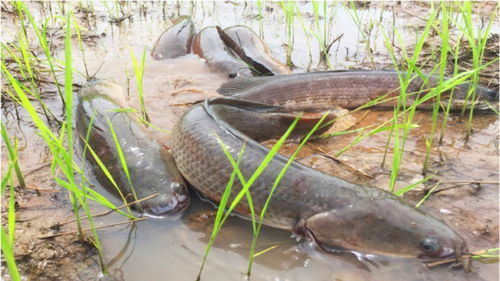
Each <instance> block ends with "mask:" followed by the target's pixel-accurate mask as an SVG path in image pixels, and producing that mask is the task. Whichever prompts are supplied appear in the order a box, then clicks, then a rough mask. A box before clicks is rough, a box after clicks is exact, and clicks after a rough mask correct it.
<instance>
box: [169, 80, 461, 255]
mask: <svg viewBox="0 0 500 281" xmlns="http://www.w3.org/2000/svg"><path fill="white" fill-rule="evenodd" d="M292 89H293V88H292ZM229 107H233V108H231V109H228V108H229ZM269 112H271V113H272V114H276V112H275V109H274V108H270V111H269ZM269 112H266V110H262V108H259V109H258V110H256V111H254V112H252V107H251V106H247V107H246V108H245V107H244V106H242V105H241V103H239V101H235V105H234V106H233V105H231V101H230V100H228V99H222V100H221V99H217V98H216V99H208V100H206V101H205V102H204V103H201V104H198V105H195V106H193V107H192V108H191V109H190V110H188V111H187V112H185V113H184V115H183V116H182V117H181V119H180V120H179V122H177V124H176V126H175V128H174V130H173V131H172V139H171V143H170V145H171V148H172V155H173V157H174V160H175V163H176V165H177V167H178V169H179V171H180V172H181V174H182V175H183V176H184V178H185V179H186V180H187V181H188V182H189V183H190V184H191V185H192V186H193V187H194V188H196V189H197V190H198V191H199V192H200V193H201V194H203V195H204V196H206V197H207V198H208V199H210V200H212V201H214V202H219V201H220V200H221V198H222V194H223V192H224V188H225V186H226V185H227V183H228V181H229V178H230V176H231V173H232V170H233V168H232V166H231V164H230V162H229V160H228V158H227V156H226V154H225V152H224V151H223V149H222V148H221V143H223V144H224V145H225V146H226V147H227V149H228V151H229V152H230V154H231V156H232V157H233V158H234V159H241V160H240V161H241V162H240V164H239V169H240V171H241V172H242V174H243V176H244V177H245V178H246V179H249V178H250V177H251V175H252V174H253V173H254V171H256V170H257V167H258V166H259V165H260V163H261V162H262V161H263V160H264V158H265V156H266V155H267V154H268V152H269V149H267V148H265V147H264V146H262V145H261V144H260V143H258V142H257V141H256V140H255V138H258V139H263V138H264V136H265V135H264V134H263V132H266V131H268V132H272V131H273V130H274V129H276V130H279V131H281V132H283V131H284V130H286V128H288V127H286V128H285V127H282V126H287V124H286V122H285V123H282V126H280V125H276V124H273V125H272V126H269V128H268V127H266V126H265V124H264V123H263V122H262V123H259V125H260V126H254V127H253V129H252V127H249V126H248V124H251V123H252V122H253V119H255V118H256V117H255V116H258V118H257V119H263V120H265V119H266V118H268V117H269V116H266V115H267V114H269ZM235 116H238V117H237V118H236V117H235ZM242 131H244V132H245V133H244V134H243V133H242ZM270 137H272V135H270ZM187 144H189V145H187ZM243 146H245V148H244V149H242V148H243ZM240 153H243V155H240ZM287 162H288V158H286V157H284V156H282V155H275V156H274V158H273V159H272V161H270V162H269V164H268V166H267V167H266V168H265V169H264V170H263V172H262V174H260V176H259V177H258V178H257V179H256V180H255V182H254V183H253V185H252V187H251V188H250V192H251V196H252V201H253V205H254V210H255V212H256V213H257V214H259V213H260V212H261V211H262V209H263V207H264V204H265V202H266V200H267V197H268V196H269V194H270V192H271V188H272V186H273V183H274V181H275V180H276V178H277V176H278V174H279V173H280V171H281V170H282V169H283V168H284V167H285V165H286V164H287ZM241 188H242V185H241V183H240V182H239V181H235V182H234V184H233V187H232V191H231V195H230V199H229V200H230V201H229V202H231V200H233V199H234V198H235V196H236V194H237V193H238V192H239V191H240V190H241ZM235 211H236V212H237V213H238V214H239V215H241V216H243V217H246V218H249V217H250V216H251V213H250V208H249V205H248V202H247V201H246V198H244V197H243V198H242V199H241V201H240V203H239V204H238V205H237V206H236V208H235ZM263 223H264V224H266V225H268V226H271V227H275V228H280V229H286V230H289V231H291V232H293V233H295V234H298V235H301V236H304V237H308V238H309V239H311V240H312V241H314V242H315V243H316V244H317V245H318V247H319V248H321V249H329V248H341V249H348V250H351V251H359V252H362V253H370V254H380V255H389V256H391V255H392V256H399V257H413V258H415V257H418V258H423V259H444V258H449V257H456V258H457V259H459V257H461V254H462V253H464V252H466V251H467V245H466V242H465V240H464V239H463V238H462V237H460V236H459V235H458V234H457V233H456V232H455V231H454V230H453V229H452V228H451V227H449V226H448V225H447V224H446V223H444V222H442V221H440V220H438V219H436V218H434V217H433V216H431V215H429V214H427V213H425V212H423V211H421V210H420V209H415V208H414V207H412V206H411V205H410V204H409V203H407V202H405V201H403V200H402V199H400V198H399V197H397V196H395V195H394V194H392V193H389V192H387V191H384V190H382V189H378V188H374V187H369V186H362V185H358V184H354V183H350V182H348V181H345V180H343V179H340V178H337V177H335V176H331V175H327V174H324V173H321V172H319V171H317V170H314V169H312V168H311V167H308V166H304V165H302V164H300V163H298V162H295V161H293V162H292V163H291V164H290V166H289V167H288V169H287V170H286V172H285V174H284V176H283V177H282V178H281V181H280V183H279V185H278V186H277V188H276V190H275V191H274V194H273V197H272V200H271V201H270V203H269V205H268V208H267V213H266V216H265V217H264V220H263Z"/></svg>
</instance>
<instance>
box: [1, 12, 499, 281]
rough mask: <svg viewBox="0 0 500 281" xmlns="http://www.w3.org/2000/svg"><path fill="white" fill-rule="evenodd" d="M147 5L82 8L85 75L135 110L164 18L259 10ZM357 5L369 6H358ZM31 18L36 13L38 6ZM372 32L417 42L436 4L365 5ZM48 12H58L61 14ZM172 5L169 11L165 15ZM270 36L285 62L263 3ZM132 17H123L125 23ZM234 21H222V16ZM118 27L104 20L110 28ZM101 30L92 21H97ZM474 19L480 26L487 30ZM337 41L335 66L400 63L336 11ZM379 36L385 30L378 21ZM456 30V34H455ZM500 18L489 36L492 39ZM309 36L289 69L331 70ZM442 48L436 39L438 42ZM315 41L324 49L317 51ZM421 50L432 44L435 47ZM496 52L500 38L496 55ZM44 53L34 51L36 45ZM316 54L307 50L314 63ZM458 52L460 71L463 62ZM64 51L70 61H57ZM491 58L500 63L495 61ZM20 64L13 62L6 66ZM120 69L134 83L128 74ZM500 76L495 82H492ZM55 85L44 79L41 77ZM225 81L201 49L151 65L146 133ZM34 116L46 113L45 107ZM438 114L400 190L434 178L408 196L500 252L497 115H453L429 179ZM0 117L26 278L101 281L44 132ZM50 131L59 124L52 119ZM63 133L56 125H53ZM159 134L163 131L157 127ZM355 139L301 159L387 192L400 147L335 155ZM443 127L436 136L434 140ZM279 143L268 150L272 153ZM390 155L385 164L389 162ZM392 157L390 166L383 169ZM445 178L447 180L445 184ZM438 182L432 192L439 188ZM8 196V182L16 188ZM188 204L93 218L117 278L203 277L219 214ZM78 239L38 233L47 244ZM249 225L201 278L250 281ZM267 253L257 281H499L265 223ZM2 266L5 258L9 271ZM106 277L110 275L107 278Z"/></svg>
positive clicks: (343, 123)
mask: <svg viewBox="0 0 500 281" xmlns="http://www.w3.org/2000/svg"><path fill="white" fill-rule="evenodd" d="M148 5H150V6H147V7H148V8H147V9H146V10H145V11H144V9H143V10H141V9H140V6H139V5H136V6H134V5H132V4H129V5H128V6H124V8H123V9H124V11H125V13H124V14H123V15H122V14H120V13H119V11H118V10H117V11H114V10H113V11H114V12H111V13H109V11H108V10H107V9H106V8H105V7H103V6H100V5H97V4H96V6H95V9H96V10H95V14H96V15H95V16H92V15H91V14H89V12H88V11H85V10H77V8H75V11H77V12H76V13H75V15H76V17H77V18H78V20H79V21H81V22H82V25H86V26H88V30H85V31H84V34H85V35H86V36H87V37H86V38H88V39H87V40H85V43H86V47H87V48H88V49H87V53H86V64H87V67H88V69H89V72H90V73H92V74H93V73H96V77H98V78H100V79H111V80H113V81H115V82H117V83H119V84H121V85H123V86H124V87H128V92H127V96H126V97H125V98H126V101H127V106H129V107H132V108H137V109H138V108H139V101H138V97H137V90H136V89H137V86H136V81H135V76H134V75H133V68H132V61H131V58H130V52H131V51H132V52H134V53H135V54H136V56H138V55H139V54H142V51H143V50H144V49H143V48H144V47H145V46H146V48H147V50H148V51H149V50H151V48H152V47H153V45H154V42H155V41H156V39H157V38H158V36H160V34H161V33H162V32H163V31H164V30H165V29H166V28H168V27H169V26H170V25H171V24H172V22H173V21H171V20H170V19H173V18H176V17H179V16H183V15H187V14H192V15H193V21H194V24H195V26H196V28H197V29H198V30H200V29H201V28H203V27H206V26H210V25H220V26H221V27H222V28H226V27H229V26H232V25H235V24H237V23H238V24H244V25H247V26H249V27H250V28H252V29H253V30H254V31H255V32H257V33H258V31H259V22H258V20H257V19H258V10H257V8H256V7H255V5H252V4H251V3H247V4H242V3H233V2H228V3H210V2H209V3H205V4H204V5H202V4H200V3H195V4H191V3H189V2H184V3H181V5H180V6H176V4H174V3H169V4H166V5H165V7H164V6H162V4H161V3H155V4H148ZM360 5H362V4H360ZM491 5H492V4H491V3H485V4H478V6H477V7H474V11H475V13H476V14H475V17H477V19H478V22H479V23H480V22H481V17H487V16H489V11H491ZM31 8H32V11H38V12H37V16H38V17H41V16H42V12H40V6H38V4H33V6H32V7H31ZM300 8H301V10H302V11H304V12H303V17H304V19H305V20H306V21H311V22H312V21H313V20H314V15H313V14H312V12H311V11H312V9H311V4H310V3H306V4H301V6H300ZM358 8H359V10H358V12H359V13H360V14H361V15H362V16H363V17H364V19H365V21H366V22H365V23H364V24H365V25H366V26H369V22H370V21H380V22H381V26H389V25H390V24H392V23H393V21H396V24H398V25H399V26H401V30H400V32H402V37H403V38H404V40H405V43H407V44H409V46H411V44H414V39H415V38H414V35H412V34H414V33H415V31H416V30H420V29H422V28H423V26H424V25H425V21H424V20H422V18H420V17H414V16H412V15H414V14H416V12H415V11H416V10H417V11H420V12H421V13H422V15H425V12H426V11H427V10H428V5H427V4H419V3H405V2H404V3H401V4H397V3H396V2H391V3H371V4H367V5H364V6H360V7H358ZM54 9H56V7H55V6H54ZM163 11H165V12H163ZM263 11H264V12H263V13H264V14H263V15H264V18H263V26H264V39H265V41H266V43H267V44H269V47H270V50H271V53H272V54H273V55H274V56H275V57H276V58H277V59H278V60H279V61H281V62H285V61H286V58H285V49H284V47H283V44H284V42H286V33H285V31H284V30H285V28H284V26H285V19H284V17H283V15H282V11H281V10H280V8H279V5H278V4H276V3H274V4H273V3H265V4H264V9H263ZM129 14H130V15H131V17H127V16H128V15H129ZM221 14H223V15H231V17H229V16H227V17H220V16H218V15H221ZM2 17H3V23H2V25H4V24H5V27H6V28H5V29H4V30H3V31H2V42H10V41H14V40H15V36H13V34H15V30H16V27H15V25H12V24H11V23H9V21H7V20H8V19H11V18H12V17H13V15H12V14H9V13H3V14H2ZM112 19H114V21H111V22H108V20H112ZM93 22H96V25H95V26H94V25H93ZM479 23H478V24H479ZM333 26H334V28H333V31H332V35H331V38H330V39H331V40H332V41H333V40H335V39H336V38H338V39H337V40H336V41H335V42H334V43H333V44H332V47H331V48H330V60H331V63H332V67H333V69H350V68H354V69H392V68H393V64H392V61H391V58H390V56H389V55H388V53H387V50H386V49H385V47H384V45H383V36H382V35H381V33H380V32H381V31H380V30H378V31H377V28H375V29H373V30H372V31H371V32H370V33H369V34H370V37H369V38H371V40H370V41H371V43H369V44H370V48H368V49H367V48H366V44H367V43H366V41H363V40H362V34H361V33H359V32H358V30H357V28H356V26H355V24H354V23H353V19H352V17H351V15H350V14H349V13H348V8H347V7H345V5H341V7H339V8H338V10H337V12H336V14H335V20H334V24H333ZM379 28H380V27H379ZM455 32H456V31H455ZM498 32H499V26H498V23H495V24H494V26H493V28H492V33H493V34H495V33H498ZM58 35H59V36H60V37H59V39H58V40H54V46H56V47H57V46H58V47H62V46H63V44H62V38H63V37H62V36H63V35H64V31H60V30H59V31H58V30H57V29H55V30H54V37H55V38H58V37H57V36H58ZM307 40H309V39H308V38H307V37H306V36H305V35H304V33H303V31H302V28H301V27H300V24H299V23H298V22H296V24H295V44H294V48H293V51H292V61H293V62H294V64H295V69H294V71H295V72H303V71H307V70H311V71H313V70H321V69H325V65H324V64H322V63H321V59H320V51H319V48H318V47H317V46H314V48H311V49H308V48H307V44H306V41H307ZM436 42H437V41H436ZM314 45H316V44H314ZM77 48H78V46H77V43H76V41H75V42H74V51H75V52H74V55H75V58H74V59H75V61H74V67H75V68H76V69H79V70H80V71H81V73H84V72H85V71H84V69H85V65H84V62H83V59H82V57H81V55H80V54H78V52H77V51H76V50H78V49H77ZM426 48H427V49H426V50H429V52H430V50H431V49H432V48H433V45H432V42H430V43H429V45H428V46H427V47H426ZM495 48H496V56H498V43H496V44H495V47H492V50H493V51H495ZM38 51H39V50H38ZM309 54H311V55H309ZM467 54H468V53H467V50H464V53H463V57H464V65H466V64H465V58H466V57H467ZM59 55H60V57H62V56H63V53H61V54H59ZM492 56H495V55H494V54H493V55H492ZM11 67H12V69H13V67H14V66H13V65H12V66H11ZM126 70H127V73H128V75H126ZM497 73H498V72H497V70H495V69H493V70H491V72H488V73H487V75H485V76H483V77H482V80H481V83H482V85H484V86H489V87H490V88H498V79H496V77H497ZM491 77H494V78H491ZM47 79H49V78H47ZM85 80H86V79H85V77H83V76H81V75H76V76H75V83H76V84H84V83H85ZM226 80H227V77H226V75H224V74H223V73H217V72H214V71H212V70H211V69H210V68H209V66H207V64H206V63H205V61H203V60H202V59H200V58H199V57H197V56H196V55H193V54H188V55H186V56H183V57H179V58H175V59H168V60H164V61H154V60H153V59H152V58H150V57H149V56H148V57H147V58H146V66H145V73H144V81H143V84H144V93H145V103H146V107H147V109H148V114H149V117H150V119H151V123H152V124H154V127H150V128H149V129H148V134H149V135H150V136H151V137H154V138H157V139H159V140H160V141H161V142H162V143H163V144H165V145H166V146H168V143H169V134H168V130H170V129H171V128H172V127H173V125H174V124H175V122H176V121H177V119H178V118H179V116H180V115H181V114H182V113H183V112H184V111H185V110H186V109H188V108H189V107H190V106H192V105H193V104H195V103H197V102H200V101H203V100H205V99H207V98H209V97H217V96H219V95H218V94H217V93H216V89H217V88H218V87H219V86H220V84H222V83H223V82H225V81H226ZM42 87H44V89H45V92H46V96H45V97H44V100H45V102H46V103H47V104H48V105H49V107H50V108H51V109H53V111H54V112H55V115H56V116H57V117H60V116H61V105H60V101H59V100H58V98H57V97H56V95H55V91H54V90H55V86H54V85H53V84H50V83H45V84H43V85H42ZM38 110H40V111H41V109H40V108H39V109H38ZM392 114H393V113H392V112H391V111H384V110H363V111H358V112H355V113H351V114H348V115H346V116H345V117H344V118H342V119H341V120H340V121H339V122H338V123H339V124H338V125H337V127H336V128H333V129H332V130H333V131H341V130H356V129H359V128H363V127H366V126H369V125H372V124H381V123H383V122H384V121H386V120H388V119H389V118H391V117H392ZM431 115H432V113H431V112H429V111H419V112H417V114H416V116H415V118H414V123H415V124H416V125H418V127H416V128H414V129H412V130H411V133H410V136H409V138H408V140H407V143H406V153H405V156H404V158H403V162H402V163H401V169H400V173H399V176H398V179H397V182H396V189H399V188H402V187H405V186H407V185H409V184H412V183H417V182H419V181H421V180H422V179H424V178H425V177H426V176H428V175H434V177H433V179H432V180H430V181H427V182H425V183H420V184H418V185H417V186H416V188H415V189H413V190H412V191H410V192H408V193H407V194H405V198H406V199H407V200H410V201H412V202H415V204H416V203H417V202H419V201H420V200H421V199H422V197H423V196H424V195H425V194H426V193H428V192H429V191H430V190H431V189H433V188H434V189H433V194H432V195H430V196H429V198H428V199H427V200H426V201H425V203H424V204H423V205H422V206H421V207H420V208H423V209H425V210H426V211H428V212H430V213H431V214H433V215H435V216H436V217H438V218H440V219H442V220H444V221H445V222H447V223H448V224H449V225H450V226H452V227H453V228H454V229H456V230H457V231H458V232H459V234H460V235H461V236H463V237H464V238H465V240H466V241H467V243H468V246H469V250H471V251H477V250H481V249H488V248H494V247H498V244H499V189H498V180H499V152H498V143H499V120H498V117H497V116H496V115H495V114H479V113H478V114H476V115H475V117H474V122H473V133H472V134H471V135H470V137H468V138H467V137H466V130H467V127H466V126H467V125H466V120H465V119H464V118H461V117H460V116H459V115H457V114H452V115H451V116H450V117H449V120H448V126H447V128H446V131H445V132H444V138H443V141H442V144H440V145H438V144H437V140H435V145H434V147H433V149H432V151H431V152H432V153H431V155H430V166H429V171H428V172H427V174H426V175H422V166H423V160H424V158H425V147H426V137H427V136H428V134H429V131H430V120H431ZM2 119H3V122H4V123H5V124H6V125H7V128H8V131H9V135H16V136H17V137H18V138H19V147H20V152H19V163H20V165H21V168H22V170H23V171H24V172H25V174H26V173H28V175H27V188H16V189H15V193H16V215H17V218H16V219H17V225H16V247H15V251H14V253H15V256H16V260H17V262H18V266H19V267H20V270H21V273H22V274H23V276H26V277H27V278H28V280H99V278H101V277H102V276H101V275H100V268H99V261H98V256H97V253H96V250H95V249H93V248H92V247H91V246H89V245H90V244H89V243H88V241H86V240H81V239H79V237H78V235H77V232H76V231H75V230H76V228H75V224H74V223H65V222H68V221H71V220H72V219H73V218H74V216H73V214H72V211H71V206H70V203H69V198H68V194H67V191H65V190H63V189H62V188H61V187H59V186H58V185H56V183H55V182H54V181H53V179H52V176H51V174H50V166H49V164H47V163H50V160H51V156H50V153H49V151H48V149H47V147H46V145H45V144H44V143H43V141H42V140H41V139H40V138H39V137H38V136H37V134H36V131H35V129H34V125H33V124H32V123H31V121H30V118H29V116H28V114H27V113H26V112H24V111H23V110H22V109H18V112H17V111H16V109H15V108H14V104H13V103H12V102H9V101H8V99H6V98H4V95H2ZM54 123H56V122H54ZM54 127H56V125H54ZM158 128H160V129H158ZM359 132H360V131H359V130H358V131H356V132H355V133H351V134H345V135H340V136H335V137H330V138H324V139H317V140H315V141H313V142H311V143H309V144H308V145H306V147H305V148H304V150H303V151H302V152H301V153H300V154H299V161H300V162H301V163H304V164H306V165H309V166H311V167H314V168H315V169H318V170H320V171H323V172H325V173H328V174H332V175H336V176H338V177H341V178H344V179H347V180H350V181H355V182H360V183H364V184H368V185H371V186H375V187H379V188H385V189H387V188H388V186H389V179H390V167H391V165H392V151H391V149H389V150H388V151H387V154H386V153H385V147H386V143H387V139H388V133H389V132H382V133H380V134H376V135H373V136H371V137H369V138H366V139H364V140H363V141H361V142H360V143H358V144H357V145H355V146H353V147H352V148H350V149H348V150H347V151H345V152H343V153H340V154H339V152H340V151H342V149H343V148H344V147H345V146H347V145H348V144H350V143H351V142H352V141H353V140H354V139H355V138H356V136H357V134H358V133H359ZM439 133H440V132H439V131H438V133H437V135H439ZM273 143H274V142H273V141H269V142H266V143H265V145H266V146H271V145H272V144H273ZM296 147H297V143H295V142H289V143H287V144H286V145H285V147H284V148H283V149H282V151H281V153H282V154H284V155H290V154H291V153H292V152H293V151H294V150H295V148H296ZM384 157H385V161H384ZM5 163H7V153H6V149H5V146H4V144H3V143H2V173H5V171H6V168H7V167H6V165H5ZM382 163H384V165H382ZM438 183H439V184H438ZM94 184H95V189H96V190H98V191H99V192H102V193H103V194H104V195H106V196H107V197H108V198H109V199H110V200H112V202H113V203H115V204H116V205H120V204H121V203H120V202H119V201H118V200H116V199H114V198H113V197H112V196H110V195H109V194H107V193H106V191H105V190H104V189H103V188H101V187H99V186H98V184H97V183H96V182H94ZM436 184H437V186H436ZM9 188H13V187H9ZM191 193H192V194H191V195H192V199H193V200H192V201H193V202H192V204H191V206H190V207H189V209H188V210H187V212H186V213H185V214H183V216H182V218H181V219H179V220H154V219H149V220H144V221H141V222H137V223H134V224H128V223H127V224H120V225H117V226H113V227H106V226H108V225H112V224H115V223H121V222H123V221H124V220H125V218H123V217H121V216H120V215H118V214H114V213H113V214H109V215H106V216H102V217H98V218H96V220H97V223H98V226H100V227H103V228H102V229H100V230H99V231H98V233H99V235H100V238H101V240H102V241H101V242H102V244H103V247H104V255H105V262H106V264H107V265H108V269H109V276H111V277H109V278H112V280H157V279H161V278H164V277H165V276H169V277H170V278H172V279H182V280H186V279H188V280H191V279H195V278H196V276H197V274H198V270H199V266H200V263H201V260H202V258H203V255H204V251H205V247H206V245H207V242H208V239H209V237H210V232H211V230H212V223H213V218H214V211H216V210H215V208H214V206H213V205H212V204H211V203H210V202H207V201H206V200H205V199H203V196H201V195H199V194H197V193H196V192H194V191H191ZM7 200H8V198H7V197H6V196H3V198H2V219H3V222H6V215H7V205H6V202H7ZM91 206H92V211H93V212H95V213H99V212H101V211H104V209H103V207H101V206H97V205H96V204H94V203H93V204H91ZM66 232H72V234H66V235H60V236H55V237H52V238H46V239H40V237H42V236H50V235H58V234H61V233H66ZM251 233H252V229H251V223H250V222H249V221H247V220H245V219H242V218H239V217H237V216H234V217H232V218H231V219H230V220H229V221H228V223H227V224H226V225H225V226H224V227H223V229H222V231H221V233H220V235H219V237H218V238H217V240H216V242H215V244H214V248H213V249H212V250H211V252H210V254H209V256H208V261H207V265H206V267H205V270H204V272H203V275H202V279H203V280H238V279H243V278H244V272H245V271H246V268H247V263H248V252H249V247H250V243H251V238H252V234H251ZM256 252H260V253H261V254H260V255H259V256H258V257H257V258H256V259H255V263H256V264H255V266H254V268H253V271H252V276H251V280H277V279H280V280H391V279H396V278H397V279H400V278H404V279H406V280H497V279H498V278H499V275H498V270H499V265H498V263H497V262H493V263H481V262H473V272H472V273H464V272H463V271H461V270H456V269H451V268H448V266H447V265H444V266H440V267H436V268H432V269H429V268H426V267H425V266H423V265H422V263H421V261H419V260H416V259H398V258H393V257H381V256H371V255H364V256H362V257H360V259H361V261H362V263H363V264H364V265H365V267H368V268H369V269H370V271H367V270H365V269H362V268H361V267H360V266H359V261H358V259H352V258H350V257H349V256H346V255H343V254H342V253H339V255H329V254H325V253H324V252H321V251H320V250H318V249H317V248H316V247H315V245H314V244H312V243H310V242H308V241H305V240H297V239H296V238H295V237H290V233H289V232H287V231H282V230H277V229H273V228H270V227H264V228H263V232H262V234H261V238H260V239H259V242H258V243H257V251H256ZM4 265H5V264H4ZM106 278H108V277H106ZM2 279H4V280H9V276H8V272H7V270H6V267H5V266H3V268H2Z"/></svg>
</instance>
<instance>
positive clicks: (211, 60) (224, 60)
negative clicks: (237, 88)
mask: <svg viewBox="0 0 500 281" xmlns="http://www.w3.org/2000/svg"><path fill="white" fill-rule="evenodd" d="M191 49H192V52H193V53H194V54H197V55H198V56H199V57H200V58H204V59H205V60H206V61H207V63H208V65H209V66H210V68H212V69H214V70H216V71H219V72H222V73H224V74H226V75H227V76H228V77H229V78H235V77H249V76H252V71H251V70H250V68H249V67H248V65H247V64H246V63H245V62H244V61H242V60H241V59H238V58H236V57H235V56H233V54H232V53H231V51H230V50H229V49H228V48H227V47H226V45H224V42H222V40H221V39H220V37H219V33H218V32H217V29H216V27H214V26H210V27H206V28H204V29H202V30H201V31H200V32H198V34H196V35H195V36H194V38H193V43H192V46H191Z"/></svg>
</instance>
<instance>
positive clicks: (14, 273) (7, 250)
mask: <svg viewBox="0 0 500 281" xmlns="http://www.w3.org/2000/svg"><path fill="white" fill-rule="evenodd" d="M0 231H1V233H0V236H1V242H2V254H3V258H4V259H5V262H6V263H7V267H8V268H9V273H10V278H12V280H13V281H21V275H20V274H19V271H18V269H17V264H16V260H15V258H14V249H13V246H14V245H12V244H11V242H10V241H9V239H8V238H7V234H6V233H5V230H4V228H3V226H2V227H1V228H0Z"/></svg>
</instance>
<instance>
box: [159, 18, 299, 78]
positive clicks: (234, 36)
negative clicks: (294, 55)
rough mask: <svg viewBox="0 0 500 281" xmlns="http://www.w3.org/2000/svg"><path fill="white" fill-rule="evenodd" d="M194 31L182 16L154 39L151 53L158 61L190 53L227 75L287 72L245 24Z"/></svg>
mask: <svg viewBox="0 0 500 281" xmlns="http://www.w3.org/2000/svg"><path fill="white" fill-rule="evenodd" d="M195 33H196V32H195V27H194V25H193V22H192V21H191V19H190V18H189V17H181V18H180V19H179V20H178V21H177V22H176V23H175V24H174V25H173V26H171V27H170V28H169V29H167V30H166V31H165V32H163V34H162V35H160V37H159V38H158V40H156V43H155V46H154V47H153V50H152V51H151V56H152V57H153V58H154V59H156V60H161V59H167V58H176V57H179V56H183V55H186V54H188V53H190V52H192V53H194V54H196V55H198V56H199V57H200V58H203V59H205V60H206V61H207V63H208V65H209V66H210V68H212V69H213V70H215V71H219V72H222V73H225V74H226V75H227V76H228V77H229V78H235V77H249V76H254V75H274V74H288V73H290V69H289V68H288V67H287V66H286V65H284V64H282V63H280V62H279V61H278V60H276V59H274V58H273V57H272V55H271V52H270V51H269V48H268V47H267V45H266V43H265V42H264V41H262V40H261V39H260V37H259V36H257V34H255V32H253V31H252V30H251V29H249V28H247V27H245V26H233V27H229V28H226V29H225V30H222V29H221V28H220V27H218V26H210V27H205V28H204V29H202V30H201V31H200V32H198V33H196V35H195Z"/></svg>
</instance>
